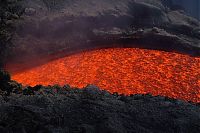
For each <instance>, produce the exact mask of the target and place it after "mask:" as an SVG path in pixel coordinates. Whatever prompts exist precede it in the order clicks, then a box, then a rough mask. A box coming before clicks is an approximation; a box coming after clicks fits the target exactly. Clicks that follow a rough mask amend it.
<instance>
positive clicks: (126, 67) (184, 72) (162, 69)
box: [12, 48, 200, 102]
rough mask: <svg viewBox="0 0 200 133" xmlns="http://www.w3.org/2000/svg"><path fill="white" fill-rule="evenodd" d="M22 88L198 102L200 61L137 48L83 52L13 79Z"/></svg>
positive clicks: (199, 96)
mask: <svg viewBox="0 0 200 133" xmlns="http://www.w3.org/2000/svg"><path fill="white" fill-rule="evenodd" d="M12 78H13V80H16V81H18V82H20V83H22V84H23V85H30V86H35V85H38V84H41V85H54V84H59V85H65V84H69V85H70V86H72V87H78V88H82V87H85V86H87V85H88V84H93V85H96V86H99V87H100V88H102V89H104V90H107V91H109V92H111V93H113V92H118V93H123V94H127V95H129V94H138V93H141V94H146V93H151V94H153V95H162V96H168V97H171V98H176V99H182V100H186V101H193V102H200V58H199V57H190V56H188V55H182V54H177V53H173V52H164V51H156V50H146V49H138V48H110V49H99V50H93V51H88V52H82V53H78V54H74V55H71V56H67V57H64V58H59V59H57V60H54V61H50V62H48V63H46V64H43V65H41V66H38V67H34V68H31V69H28V70H25V71H23V72H20V73H15V74H13V76H12Z"/></svg>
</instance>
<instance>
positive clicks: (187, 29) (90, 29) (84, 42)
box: [11, 0, 200, 62]
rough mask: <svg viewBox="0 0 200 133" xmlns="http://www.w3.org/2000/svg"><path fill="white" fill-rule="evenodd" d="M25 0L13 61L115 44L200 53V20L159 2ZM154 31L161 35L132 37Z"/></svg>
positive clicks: (130, 0) (154, 0)
mask: <svg viewBox="0 0 200 133" xmlns="http://www.w3.org/2000/svg"><path fill="white" fill-rule="evenodd" d="M23 1H24V2H22V3H23V5H24V7H25V11H26V12H27V13H25V15H24V16H23V19H22V21H21V22H20V23H18V28H17V31H18V32H17V35H16V36H15V39H13V41H14V43H15V44H16V48H15V50H14V51H15V53H14V54H13V55H12V57H13V58H14V59H13V61H15V60H17V59H19V60H23V59H21V58H22V57H26V58H27V57H30V58H31V57H32V56H34V57H37V56H42V55H48V54H51V53H58V52H59V51H62V50H65V51H66V54H67V53H71V52H73V51H75V52H76V51H78V50H83V49H84V50H85V49H86V50H87V49H94V48H105V47H117V45H116V44H118V47H121V46H122V47H139V48H140V47H142V48H150V49H159V50H160V49H161V50H166V51H177V52H180V53H186V54H189V55H193V56H199V54H200V52H199V51H200V38H199V36H200V22H199V21H198V20H196V19H195V18H192V17H190V16H188V15H186V13H185V12H184V11H182V10H171V9H170V8H168V7H167V5H165V3H163V1H161V0H151V1H149V0H134V1H133V0H115V1H113V0H95V1H94V0H84V1H83V0H76V1H75V0H59V1H57V2H55V1H54V2H53V0H50V1H49V2H48V1H43V0H32V1H29V0H23ZM29 12H31V13H29ZM154 27H156V28H158V29H161V30H163V31H162V32H160V31H158V33H159V34H161V36H160V35H157V34H158V33H157V34H156V35H155V33H151V32H148V34H140V35H137V36H136V35H135V34H132V33H137V32H138V30H139V31H140V30H141V29H142V30H144V31H148V30H149V29H150V30H151V29H152V30H153V29H154ZM127 38H128V39H127ZM127 40H128V42H129V43H128V44H127ZM105 44H106V45H105ZM168 47H169V49H168ZM15 57H16V58H15ZM11 62H12V61H11Z"/></svg>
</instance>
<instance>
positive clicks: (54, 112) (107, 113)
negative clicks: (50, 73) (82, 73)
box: [0, 85, 200, 133]
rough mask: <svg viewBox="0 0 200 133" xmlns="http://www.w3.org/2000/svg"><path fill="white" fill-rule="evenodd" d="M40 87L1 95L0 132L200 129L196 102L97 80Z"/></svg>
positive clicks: (191, 132) (175, 132)
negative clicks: (113, 87)
mask: <svg viewBox="0 0 200 133" xmlns="http://www.w3.org/2000/svg"><path fill="white" fill-rule="evenodd" d="M37 87H39V86H37ZM40 87H41V88H40V89H39V90H38V91H35V95H22V94H14V93H13V94H12V95H11V96H10V97H7V100H6V101H5V100H4V98H2V97H0V99H1V100H0V116H1V117H0V132H2V133H4V132H5V133H7V132H15V133H18V132H19V133H21V132H29V133H35V132H52V133H57V132H59V133H62V132H63V133H64V132H65V133H68V132H69V133H83V132H85V133H94V132H96V133H129V132H131V133H137V132H140V133H151V132H152V133H155V132H159V133H179V132H180V133H199V132H200V106H199V105H195V104H192V103H187V102H184V101H180V100H174V99H170V98H167V97H161V96H151V95H150V94H147V95H139V94H138V95H131V96H124V95H112V94H110V93H109V92H106V91H101V90H99V89H98V88H97V87H95V86H91V85H90V86H88V87H86V88H84V89H81V90H79V89H73V88H71V89H70V88H68V87H67V88H68V89H67V90H65V89H62V88H60V90H59V91H58V89H59V87H58V86H57V87H55V86H54V87H42V86H40ZM56 88H57V89H56ZM65 88H66V87H65ZM92 88H93V89H92ZM56 90H57V91H56ZM50 91H51V93H49V92H50Z"/></svg>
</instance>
